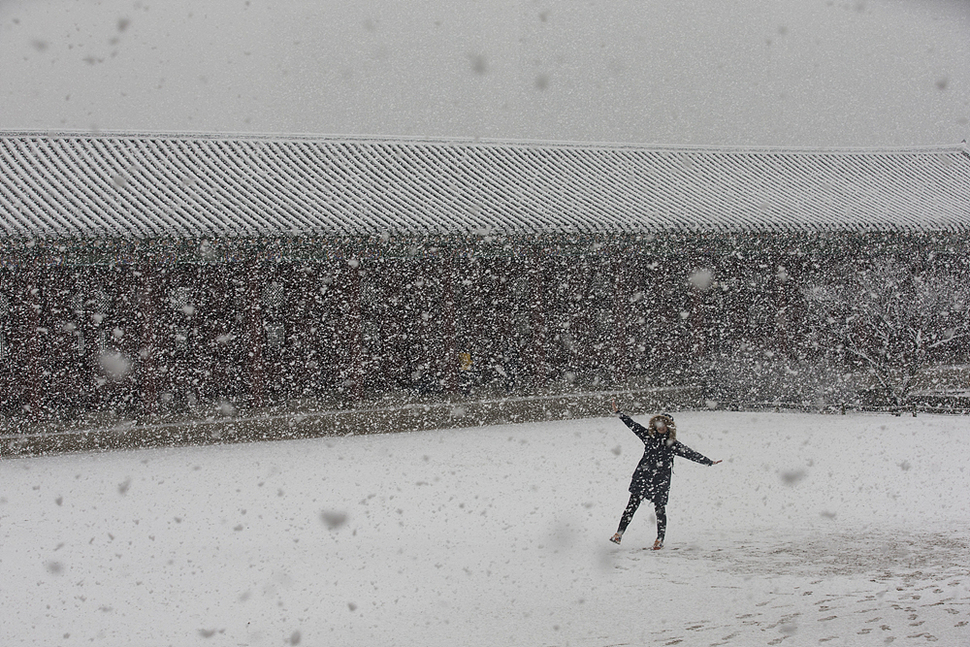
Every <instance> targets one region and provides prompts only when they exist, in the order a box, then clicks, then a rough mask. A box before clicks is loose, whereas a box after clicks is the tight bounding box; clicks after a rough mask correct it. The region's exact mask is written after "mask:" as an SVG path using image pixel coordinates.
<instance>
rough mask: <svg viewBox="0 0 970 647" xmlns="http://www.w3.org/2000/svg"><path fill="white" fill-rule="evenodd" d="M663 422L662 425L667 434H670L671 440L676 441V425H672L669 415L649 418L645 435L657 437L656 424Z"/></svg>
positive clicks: (672, 421)
mask: <svg viewBox="0 0 970 647" xmlns="http://www.w3.org/2000/svg"><path fill="white" fill-rule="evenodd" d="M660 421H663V423H664V425H666V427H667V432H668V433H669V434H670V438H671V440H676V439H677V425H676V424H675V423H674V418H673V416H671V415H670V414H669V413H661V414H658V415H656V416H654V417H653V418H650V424H649V425H647V433H649V434H650V435H651V436H656V435H657V423H658V422H660Z"/></svg>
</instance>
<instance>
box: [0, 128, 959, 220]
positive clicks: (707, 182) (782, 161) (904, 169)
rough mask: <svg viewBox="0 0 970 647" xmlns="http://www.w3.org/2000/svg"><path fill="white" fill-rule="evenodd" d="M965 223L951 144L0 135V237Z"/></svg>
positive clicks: (956, 158) (955, 153) (955, 152)
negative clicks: (793, 146) (787, 146)
mask: <svg viewBox="0 0 970 647" xmlns="http://www.w3.org/2000/svg"><path fill="white" fill-rule="evenodd" d="M968 230H970V153H968V150H967V148H966V146H950V147H936V148H917V149H894V150H868V149H850V150H782V149H698V148H656V147H641V146H623V145H580V144H550V143H509V142H506V143H502V142H469V141H447V140H439V141H422V140H401V139H397V140H379V139H367V138H353V139H346V138H345V139H336V138H319V137H318V138H312V137H303V138H301V137H288V138H284V137H279V138H271V137H256V136H233V137H228V136H226V137H221V136H188V135H184V136H183V135H178V136H176V135H136V134H123V135H122V134H117V135H80V134H41V133H0V232H2V236H4V237H8V238H26V237H31V238H102V237H120V238H136V239H141V238H153V237H172V236H174V237H253V236H279V235H294V234H296V235H301V234H302V235H338V236H343V235H360V234H382V235H386V234H417V235H421V234H432V235H433V234H446V233H453V234H476V233H483V232H489V233H495V234H532V233H645V232H661V231H734V232H738V231H797V232H813V231H912V232H918V231H954V232H955V231H960V232H966V231H968Z"/></svg>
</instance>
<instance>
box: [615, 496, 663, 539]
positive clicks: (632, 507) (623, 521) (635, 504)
mask: <svg viewBox="0 0 970 647" xmlns="http://www.w3.org/2000/svg"><path fill="white" fill-rule="evenodd" d="M643 499H644V497H643V495H640V494H631V495H630V502H629V503H627V504H626V510H624V511H623V516H622V517H620V527H619V528H617V530H616V531H617V532H619V533H621V534H622V533H623V532H624V531H625V530H626V527H627V526H629V525H630V521H631V520H632V519H633V515H634V513H636V511H637V508H639V507H640V503H642V502H643ZM653 509H654V512H656V514H657V539H659V540H660V541H663V540H664V535H666V534H667V508H666V507H665V506H662V505H660V504H659V503H654V504H653Z"/></svg>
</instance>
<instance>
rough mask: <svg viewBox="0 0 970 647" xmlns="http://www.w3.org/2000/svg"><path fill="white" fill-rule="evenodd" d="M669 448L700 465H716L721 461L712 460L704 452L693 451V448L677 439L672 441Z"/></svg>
mask: <svg viewBox="0 0 970 647" xmlns="http://www.w3.org/2000/svg"><path fill="white" fill-rule="evenodd" d="M671 449H672V450H673V451H674V453H675V454H677V455H678V456H681V457H683V458H686V459H687V460H689V461H694V462H695V463H700V464H701V465H708V466H710V465H717V464H718V463H720V462H721V461H712V460H711V459H710V458H708V457H707V456H704V454H701V453H700V452H696V451H694V450H693V449H691V448H690V447H688V446H687V445H685V444H684V443H682V442H680V441H679V440H678V441H675V442H674V445H673V447H671Z"/></svg>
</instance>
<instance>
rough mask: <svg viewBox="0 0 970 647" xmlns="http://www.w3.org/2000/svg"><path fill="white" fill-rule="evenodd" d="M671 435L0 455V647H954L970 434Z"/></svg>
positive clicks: (749, 425) (799, 431)
mask: <svg viewBox="0 0 970 647" xmlns="http://www.w3.org/2000/svg"><path fill="white" fill-rule="evenodd" d="M636 417H637V418H638V419H641V420H645V419H646V416H636ZM677 420H678V428H679V435H680V438H681V439H682V440H683V441H684V442H685V443H686V444H688V445H689V446H691V447H693V448H695V449H697V450H698V451H700V452H702V453H704V454H706V455H707V456H710V457H712V458H715V459H718V458H721V459H724V463H722V464H721V465H717V466H715V467H704V466H701V465H697V464H694V463H690V462H688V461H684V460H680V459H679V460H678V462H677V463H676V466H675V473H674V481H673V487H672V490H671V496H670V504H669V505H668V516H669V529H668V534H667V548H666V549H664V550H663V551H659V552H654V551H650V550H643V548H644V547H646V546H649V545H650V544H651V543H652V541H653V538H654V526H653V519H652V515H651V512H652V510H650V509H649V508H650V506H649V505H647V506H644V508H642V509H641V510H640V512H639V513H638V516H637V518H635V519H634V521H633V524H632V525H631V527H630V529H629V530H628V531H627V534H626V536H625V537H624V541H623V545H622V546H616V545H614V544H611V543H610V542H609V541H607V538H608V537H609V536H610V535H611V534H612V533H613V532H614V530H615V529H616V523H617V520H618V517H619V514H620V512H621V511H622V509H623V507H624V505H625V503H626V500H627V496H628V495H627V491H626V488H627V485H628V482H629V477H630V474H631V472H632V470H633V468H634V466H635V465H636V462H637V460H638V458H639V455H640V450H641V448H642V445H641V444H640V442H639V441H638V440H637V438H636V437H635V436H634V435H633V434H632V433H631V432H630V431H629V430H627V429H626V427H624V426H623V424H622V423H620V422H619V421H618V420H616V419H614V418H607V417H604V418H600V419H591V420H578V421H566V422H548V423H537V424H525V425H514V426H494V427H486V428H479V429H451V430H442V431H431V432H419V433H408V434H395V435H386V436H362V437H347V438H325V439H318V440H304V441H291V442H278V443H260V444H249V445H232V446H210V447H190V448H174V449H153V450H143V451H131V452H117V453H105V454H75V455H63V456H55V457H47V458H31V459H15V460H5V461H3V462H0V537H2V561H0V609H2V611H3V614H2V615H3V620H2V622H0V644H2V645H5V646H15V645H40V644H46V645H82V644H83V645H90V644H95V645H99V646H101V645H125V646H128V645H192V644H198V645H212V646H217V645H233V646H234V645H296V644H300V645H312V646H317V645H422V646H435V645H442V646H448V647H453V646H454V645H529V646H543V645H591V646H605V645H627V644H629V645H647V644H650V645H654V644H656V645H675V644H684V645H728V644H730V645H735V644H736V645H757V644H768V645H773V644H788V645H814V644H825V643H828V644H833V645H845V644H851V645H868V644H872V645H884V644H887V643H893V644H895V645H921V644H924V643H926V642H933V641H936V640H938V641H939V642H940V644H946V645H966V644H970V626H968V622H970V496H968V493H970V469H968V467H967V461H968V458H970V418H966V417H945V416H931V415H921V416H920V417H919V418H915V419H914V418H911V417H902V418H895V417H892V416H886V415H861V414H859V415H849V416H822V415H808V414H774V413H757V414H756V413H725V412H685V413H681V414H679V415H678V416H677Z"/></svg>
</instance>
